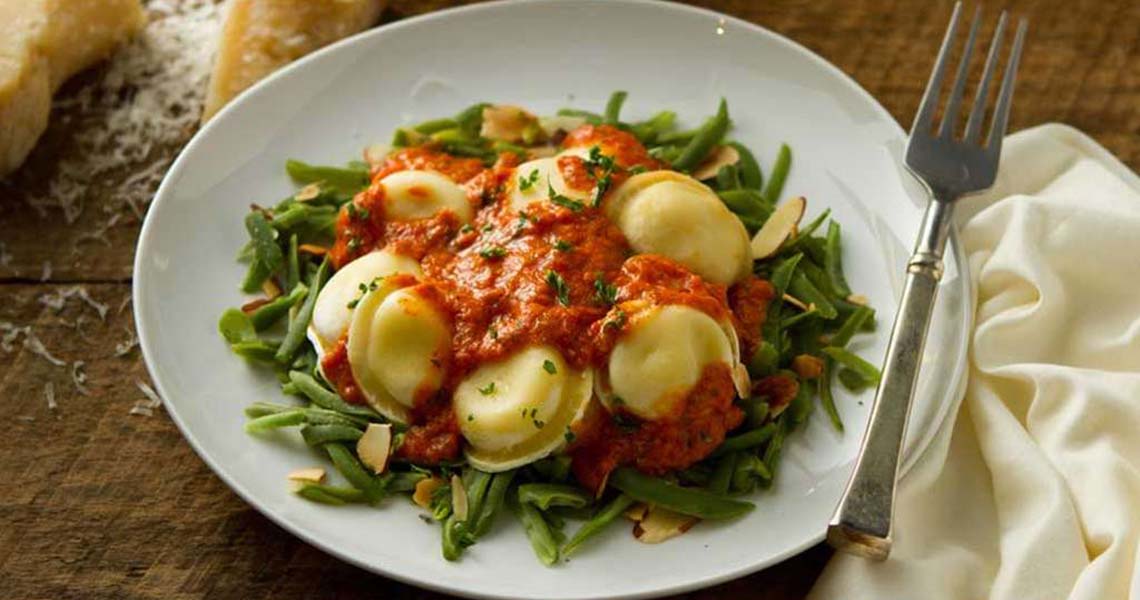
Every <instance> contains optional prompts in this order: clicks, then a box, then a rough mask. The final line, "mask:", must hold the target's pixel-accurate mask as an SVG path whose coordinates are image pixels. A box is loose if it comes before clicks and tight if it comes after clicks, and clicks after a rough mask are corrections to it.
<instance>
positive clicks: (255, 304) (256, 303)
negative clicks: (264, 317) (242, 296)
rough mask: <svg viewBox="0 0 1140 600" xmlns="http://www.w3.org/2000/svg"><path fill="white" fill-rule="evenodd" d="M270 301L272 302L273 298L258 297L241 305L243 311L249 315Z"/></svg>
mask: <svg viewBox="0 0 1140 600" xmlns="http://www.w3.org/2000/svg"><path fill="white" fill-rule="evenodd" d="M270 302H272V300H270V299H269V298H257V299H255V300H250V301H249V302H246V303H245V304H242V305H241V312H243V313H245V314H247V315H248V314H251V313H253V311H255V310H257V309H259V308H261V307H262V306H265V305H266V304H269V303H270Z"/></svg>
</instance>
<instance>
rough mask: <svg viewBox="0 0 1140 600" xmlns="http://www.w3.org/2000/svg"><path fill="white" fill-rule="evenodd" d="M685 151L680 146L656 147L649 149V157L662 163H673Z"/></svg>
mask: <svg viewBox="0 0 1140 600" xmlns="http://www.w3.org/2000/svg"><path fill="white" fill-rule="evenodd" d="M682 152H684V149H683V148H681V147H678V146H654V147H652V148H650V149H649V155H650V156H652V157H653V158H656V159H657V160H660V161H662V162H667V163H672V162H673V161H675V160H677V158H678V157H679V156H681V153H682Z"/></svg>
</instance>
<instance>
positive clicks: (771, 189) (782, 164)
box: [764, 144, 792, 206]
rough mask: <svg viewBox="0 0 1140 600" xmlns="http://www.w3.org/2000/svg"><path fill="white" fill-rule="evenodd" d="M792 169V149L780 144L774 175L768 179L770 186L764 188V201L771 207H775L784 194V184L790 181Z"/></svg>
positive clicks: (773, 170)
mask: <svg viewBox="0 0 1140 600" xmlns="http://www.w3.org/2000/svg"><path fill="white" fill-rule="evenodd" d="M791 168H792V149H791V148H789V147H788V145H787V144H780V153H779V154H777V155H776V164H775V165H773V166H772V173H771V175H769V177H768V184H767V185H765V186H764V199H765V200H767V201H768V204H769V205H772V206H775V204H776V202H777V201H779V199H780V194H782V193H783V192H784V182H785V181H786V180H787V179H788V171H789V170H790V169H791Z"/></svg>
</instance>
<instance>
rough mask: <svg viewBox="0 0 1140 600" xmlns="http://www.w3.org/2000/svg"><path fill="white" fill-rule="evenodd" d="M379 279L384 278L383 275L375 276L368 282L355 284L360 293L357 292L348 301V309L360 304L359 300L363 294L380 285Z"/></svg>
mask: <svg viewBox="0 0 1140 600" xmlns="http://www.w3.org/2000/svg"><path fill="white" fill-rule="evenodd" d="M381 279H384V278H383V277H375V278H373V279H372V281H370V282H368V283H363V282H361V284H360V285H358V286H356V287H357V289H358V290H360V293H358V294H357V295H356V297H355V298H353V299H352V300H351V301H350V302H349V303H348V308H349V309H353V308H356V305H357V304H360V301H361V300H363V299H364V295H365V294H367V293H368V292H371V291H373V290H375V289H376V288H378V287H380V280H381Z"/></svg>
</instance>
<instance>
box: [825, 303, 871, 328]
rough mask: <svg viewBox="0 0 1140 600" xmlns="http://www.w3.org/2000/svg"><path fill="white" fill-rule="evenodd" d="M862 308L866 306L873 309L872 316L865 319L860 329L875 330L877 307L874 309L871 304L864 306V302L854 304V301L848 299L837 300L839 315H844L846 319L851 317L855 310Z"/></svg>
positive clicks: (836, 306) (836, 308)
mask: <svg viewBox="0 0 1140 600" xmlns="http://www.w3.org/2000/svg"><path fill="white" fill-rule="evenodd" d="M860 308H866V309H867V310H869V311H871V316H869V317H867V319H866V320H865V321H863V324H862V325H860V326H859V331H874V330H875V309H873V308H871V307H869V306H864V305H862V304H854V303H852V302H848V301H847V300H836V301H835V310H836V311H838V312H839V316H840V317H843V318H844V319H849V318H851V315H852V314H854V313H855V311H857V310H859V309H860Z"/></svg>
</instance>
